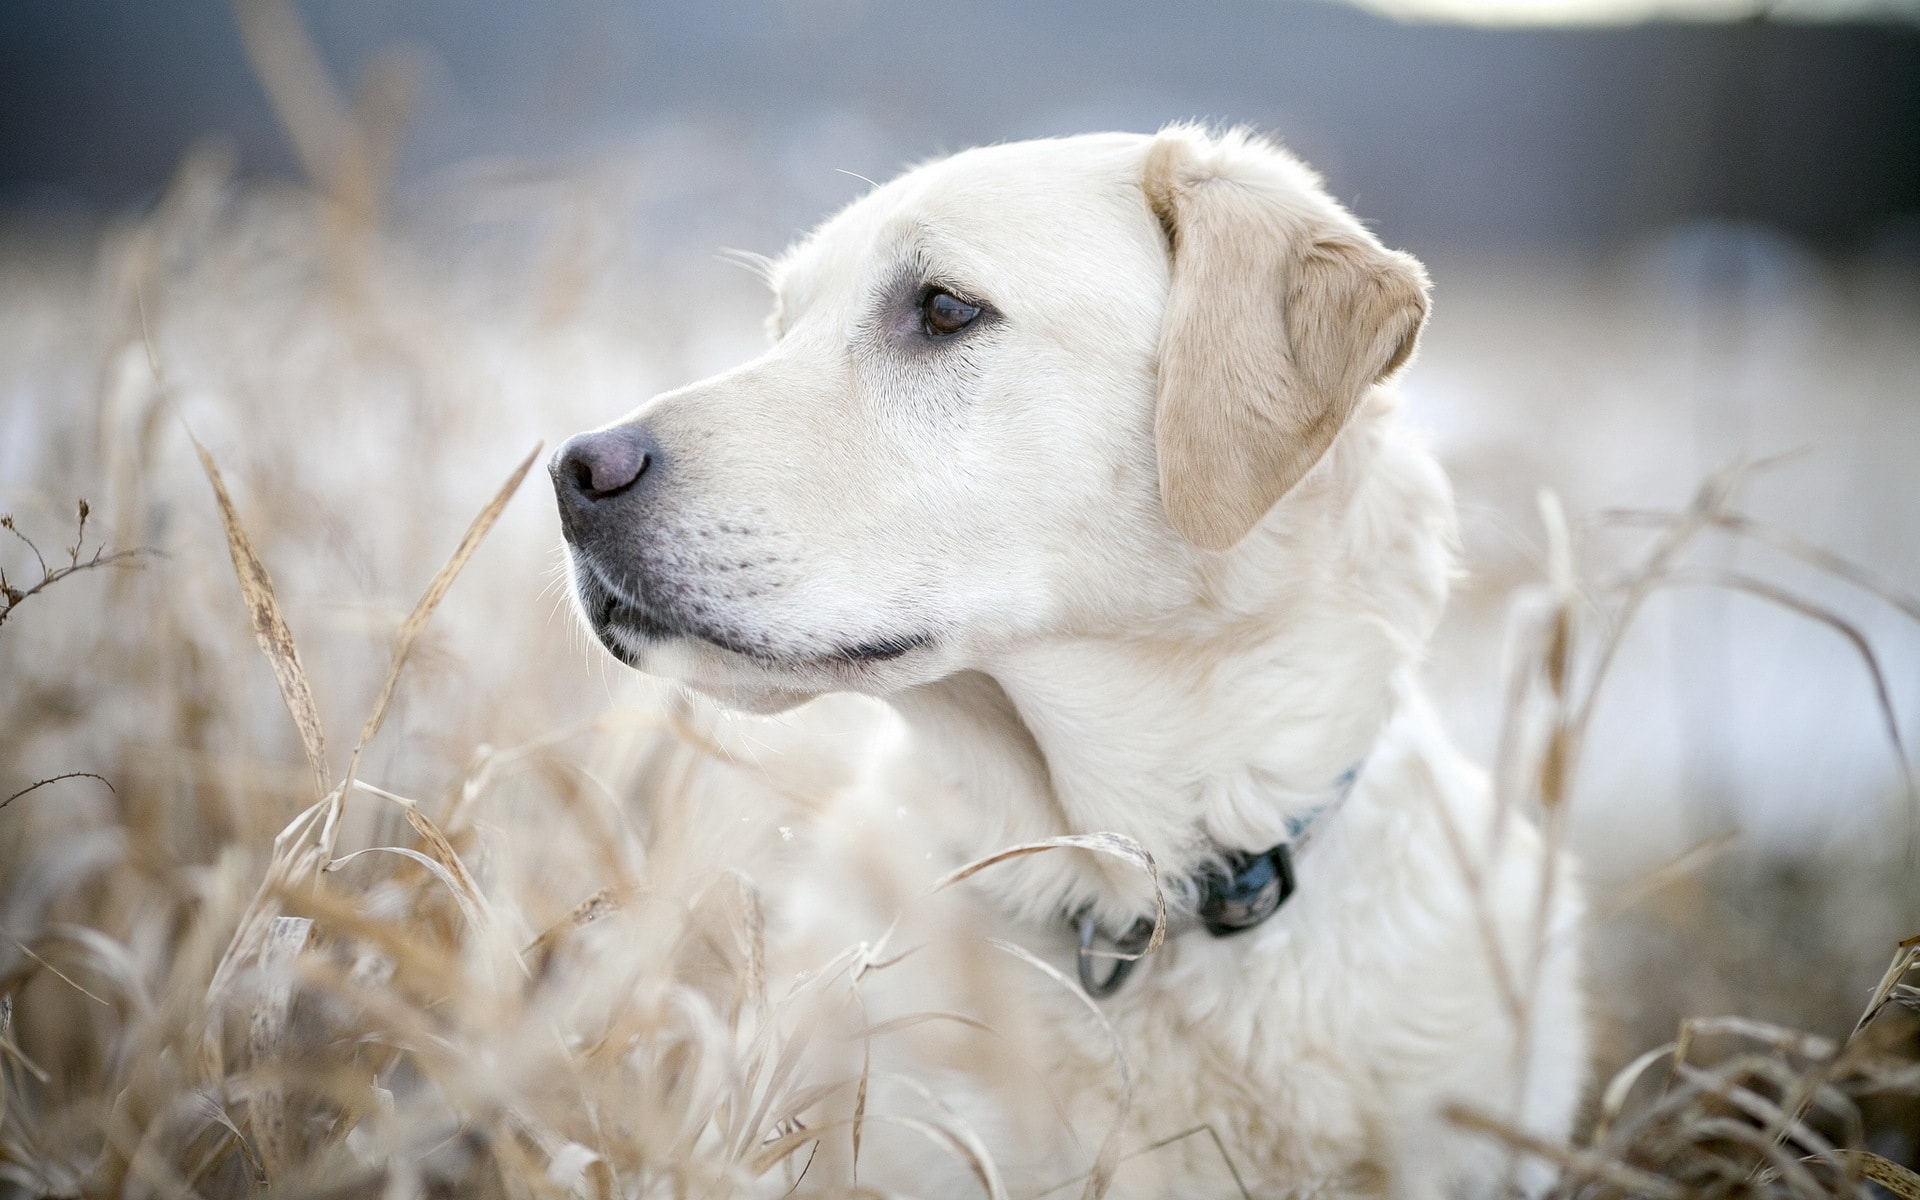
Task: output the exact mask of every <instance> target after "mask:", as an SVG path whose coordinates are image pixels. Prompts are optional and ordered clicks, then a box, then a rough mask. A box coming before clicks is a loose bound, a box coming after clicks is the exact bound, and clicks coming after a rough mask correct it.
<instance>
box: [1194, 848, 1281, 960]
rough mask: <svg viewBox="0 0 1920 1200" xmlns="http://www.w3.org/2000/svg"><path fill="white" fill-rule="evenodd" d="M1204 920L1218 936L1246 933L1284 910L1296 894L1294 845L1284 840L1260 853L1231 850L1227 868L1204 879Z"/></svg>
mask: <svg viewBox="0 0 1920 1200" xmlns="http://www.w3.org/2000/svg"><path fill="white" fill-rule="evenodd" d="M1202 884H1203V886H1204V888H1205V891H1204V892H1203V893H1202V895H1201V898H1200V923H1201V924H1202V925H1205V926H1206V927H1207V932H1208V933H1211V934H1212V935H1213V936H1215V937H1226V936H1227V935H1228V934H1233V933H1242V932H1244V931H1246V930H1249V929H1252V928H1253V927H1254V926H1256V925H1258V924H1260V923H1261V922H1262V921H1265V920H1266V919H1267V918H1268V917H1271V916H1272V915H1273V914H1274V913H1276V912H1279V911H1280V906H1281V905H1282V904H1285V903H1286V902H1287V898H1288V897H1289V896H1292V895H1293V887H1294V881H1293V845H1292V843H1290V842H1281V843H1280V844H1279V845H1277V846H1273V847H1269V848H1268V849H1266V850H1263V851H1261V852H1260V853H1259V854H1244V853H1235V854H1229V855H1228V856H1227V861H1226V870H1225V871H1224V872H1222V871H1220V870H1214V871H1209V872H1208V873H1207V875H1206V876H1205V878H1204V879H1203V880H1202Z"/></svg>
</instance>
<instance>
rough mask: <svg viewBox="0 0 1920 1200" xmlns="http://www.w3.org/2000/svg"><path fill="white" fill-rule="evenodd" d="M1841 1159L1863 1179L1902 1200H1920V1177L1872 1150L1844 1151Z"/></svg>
mask: <svg viewBox="0 0 1920 1200" xmlns="http://www.w3.org/2000/svg"><path fill="white" fill-rule="evenodd" d="M1840 1157H1841V1158H1842V1159H1844V1160H1845V1161H1846V1164H1847V1166H1849V1167H1851V1168H1852V1169H1853V1170H1855V1171H1857V1172H1858V1173H1859V1174H1860V1177H1861V1178H1863V1179H1870V1180H1872V1181H1873V1182H1874V1183H1877V1184H1879V1185H1880V1186H1881V1187H1883V1188H1885V1189H1887V1190H1888V1191H1889V1192H1892V1193H1893V1194H1894V1195H1895V1196H1898V1197H1899V1198H1900V1200H1920V1175H1916V1174H1914V1173H1913V1172H1912V1171H1910V1170H1908V1169H1907V1168H1906V1167H1903V1166H1901V1165H1900V1164H1899V1163H1897V1162H1893V1161H1892V1160H1890V1159H1885V1158H1882V1157H1880V1156H1879V1155H1878V1154H1875V1153H1874V1152H1873V1151H1871V1150H1842V1151H1840Z"/></svg>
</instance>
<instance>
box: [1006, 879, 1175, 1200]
mask: <svg viewBox="0 0 1920 1200" xmlns="http://www.w3.org/2000/svg"><path fill="white" fill-rule="evenodd" d="M1142 853H1144V851H1143V852H1142ZM988 944H989V945H991V946H994V947H995V948H997V949H999V950H1001V951H1003V952H1004V953H1007V954H1011V955H1012V956H1013V957H1015V958H1017V959H1019V960H1020V961H1021V962H1024V963H1026V964H1027V965H1028V966H1030V967H1033V968H1034V969H1035V970H1037V971H1040V972H1041V973H1042V974H1044V975H1046V976H1047V977H1048V978H1050V979H1052V980H1053V981H1054V982H1055V983H1057V984H1059V985H1060V987H1061V988H1062V989H1063V990H1064V991H1065V992H1066V993H1067V994H1068V995H1070V996H1072V997H1073V998H1074V999H1076V1000H1078V1001H1079V1002H1080V1003H1081V1004H1083V1005H1085V1006H1086V1009H1087V1011H1088V1012H1090V1013H1092V1014H1093V1016H1094V1019H1095V1020H1097V1021H1099V1022H1100V1027H1101V1028H1102V1029H1104V1030H1106V1032H1107V1040H1108V1042H1109V1043H1110V1044H1111V1045H1112V1047H1113V1061H1114V1065H1115V1066H1116V1067H1118V1068H1119V1071H1120V1101H1119V1103H1118V1104H1116V1105H1115V1106H1114V1114H1113V1127H1112V1128H1111V1129H1109V1130H1107V1136H1106V1137H1104V1138H1102V1139H1101V1140H1100V1149H1099V1150H1097V1151H1096V1152H1095V1153H1094V1156H1093V1169H1092V1170H1091V1171H1089V1172H1088V1173H1087V1186H1086V1190H1085V1191H1083V1192H1082V1193H1081V1195H1083V1196H1085V1197H1086V1200H1100V1197H1102V1196H1104V1195H1106V1194H1107V1188H1108V1187H1110V1186H1112V1184H1113V1172H1114V1169H1115V1167H1117V1166H1118V1165H1119V1162H1120V1135H1121V1134H1122V1133H1124V1132H1125V1131H1126V1127H1127V1117H1128V1116H1129V1115H1130V1114H1131V1113H1132V1112H1133V1068H1132V1066H1131V1065H1130V1064H1129V1063H1128V1062H1127V1049H1126V1046H1125V1045H1124V1044H1123V1043H1122V1042H1121V1040H1120V1031H1119V1030H1118V1029H1115V1028H1114V1027H1113V1022H1112V1021H1109V1020H1108V1019H1107V1014H1105V1013H1103V1012H1101V1011H1100V1006H1099V1005H1098V1004H1096V1003H1094V1000H1093V997H1091V996H1089V995H1087V994H1086V992H1084V991H1082V990H1081V989H1080V985H1079V984H1078V983H1076V982H1075V981H1073V980H1071V979H1068V978H1067V977H1066V975H1064V974H1063V973H1061V971H1060V970H1059V969H1058V968H1057V967H1055V966H1054V965H1053V964H1051V963H1048V962H1045V961H1043V960H1042V959H1040V958H1039V957H1037V956H1036V955H1035V954H1034V953H1033V952H1032V951H1031V950H1028V949H1027V948H1026V947H1025V946H1017V945H1015V944H1014V943H1012V942H1005V941H1001V940H1000V939H999V938H992V939H990V940H989V942H988Z"/></svg>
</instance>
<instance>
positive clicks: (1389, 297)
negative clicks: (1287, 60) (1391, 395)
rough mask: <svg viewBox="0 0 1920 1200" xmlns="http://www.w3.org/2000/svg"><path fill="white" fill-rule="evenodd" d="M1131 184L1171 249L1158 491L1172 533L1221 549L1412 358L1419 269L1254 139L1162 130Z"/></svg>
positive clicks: (1420, 318) (1421, 293)
mask: <svg viewBox="0 0 1920 1200" xmlns="http://www.w3.org/2000/svg"><path fill="white" fill-rule="evenodd" d="M1141 185H1142V187H1143V188H1144V190H1145V192H1146V196H1147V203H1148V204H1149V205H1150V206H1151V207H1152V209H1153V211H1154V214H1155V215H1156V216H1158V217H1159V219H1160V223H1161V226H1162V228H1164V229H1165V231H1166V234H1167V240H1168V247H1169V253H1170V254H1171V255H1172V263H1171V274H1170V284H1169V292H1168V296H1167V311H1166V317H1165V321H1164V324H1163V326H1162V329H1161V335H1160V380H1159V396H1158V400H1157V402H1156V406H1155V410H1154V440H1155V443H1156V446H1157V449H1158V452H1159V459H1160V495H1161V499H1162V502H1163V503H1164V504H1165V505H1166V510H1167V517H1168V519H1169V520H1170V521H1172V523H1173V527H1174V528H1175V529H1176V530H1178V531H1179V533H1180V534H1181V536H1182V537H1184V538H1186V539H1187V540H1188V541H1189V542H1191V543H1193V544H1194V545H1196V546H1200V547H1202V548H1204V549H1208V550H1226V549H1230V548H1231V547H1232V546H1233V545H1234V544H1235V543H1236V542H1238V541H1239V540H1240V539H1241V538H1243V537H1245V536H1246V535H1247V533H1248V531H1250V530H1251V529H1252V528H1253V527H1254V525H1256V524H1258V523H1259V521H1260V519H1261V518H1262V517H1263V516H1265V515H1266V513H1267V511H1268V510H1269V509H1270V508H1272V507H1273V505H1274V503H1275V502H1276V501H1278V500H1279V499H1280V498H1281V497H1282V496H1284V495H1286V494H1287V492H1288V491H1290V490H1291V489H1292V488H1293V485H1294V484H1296V483H1298V482H1299V481H1300V478H1301V477H1302V476H1303V475H1305V474H1306V473H1307V471H1308V470H1309V469H1310V468H1311V467H1312V466H1313V464H1314V463H1316V462H1318V461H1319V460H1320V457H1321V455H1323V454H1325V453H1326V451H1327V448H1328V447H1329V446H1331V445H1332V444H1333V439H1334V437H1335V435H1337V434H1338V433H1339V432H1340V430H1341V428H1342V427H1343V426H1344V425H1345V424H1346V422H1347V418H1348V417H1349V416H1351V415H1352V413H1353V411H1354V409H1355V408H1356V407H1357V406H1358V405H1359V403H1360V399H1361V397H1362V396H1364V395H1365V394H1366V392H1367V389H1368V388H1370V387H1372V386H1373V385H1374V384H1375V383H1377V382H1379V381H1380V380H1381V379H1383V378H1385V377H1386V376H1388V375H1391V374H1392V373H1393V372H1394V371H1396V370H1398V369H1399V368H1400V367H1401V366H1402V365H1403V364H1404V363H1405V362H1406V361H1407V359H1408V358H1409V357H1410V356H1411V355H1412V354H1413V349H1414V344H1415V341H1416V339H1417V338H1418V336H1419V333H1420V326H1421V324H1422V323H1423V322H1424V321H1425V319H1426V314H1427V292H1426V288H1427V278H1426V273H1425V272H1424V271H1422V270H1421V268H1420V264H1419V263H1417V262H1415V261H1414V260H1413V259H1412V258H1410V257H1408V256H1407V255H1405V254H1400V253H1396V252H1395V251H1392V250H1388V249H1386V248H1385V247H1384V246H1382V245H1381V244H1380V243H1379V241H1377V240H1376V239H1375V238H1374V237H1373V235H1372V234H1370V233H1368V232H1367V231H1366V230H1365V229H1364V228H1363V227H1362V226H1361V225H1360V224H1359V222H1357V221H1355V220H1354V219H1353V218H1352V217H1350V216H1348V215H1347V213H1346V212H1345V211H1344V210H1342V209H1341V208H1340V206H1339V205H1338V204H1336V203H1335V202H1334V201H1333V200H1332V198H1331V197H1329V196H1327V194H1326V193H1325V192H1324V191H1323V190H1322V189H1321V187H1320V183H1319V180H1318V179H1317V178H1315V177H1314V175H1313V173H1312V172H1310V171H1308V170H1307V169H1306V167H1304V166H1303V165H1302V164H1301V163H1300V162H1299V161H1298V160H1296V159H1294V158H1292V157H1291V156H1290V155H1288V154H1286V153H1285V152H1284V151H1282V150H1280V149H1278V148H1276V147H1274V146H1272V145H1269V144H1267V143H1264V142H1261V141H1259V140H1257V139H1253V138H1249V137H1246V136H1244V135H1240V134H1228V135H1225V136H1223V137H1219V138H1212V137H1208V136H1207V135H1205V134H1203V133H1200V132H1199V131H1197V130H1193V129H1190V128H1175V129H1170V130H1167V131H1164V132H1162V133H1161V134H1160V135H1159V136H1158V137H1157V138H1156V139H1155V140H1154V142H1153V144H1152V146H1151V147H1150V148H1149V149H1148V152H1147V158H1146V167H1145V170H1144V173H1143V177H1142V180H1141Z"/></svg>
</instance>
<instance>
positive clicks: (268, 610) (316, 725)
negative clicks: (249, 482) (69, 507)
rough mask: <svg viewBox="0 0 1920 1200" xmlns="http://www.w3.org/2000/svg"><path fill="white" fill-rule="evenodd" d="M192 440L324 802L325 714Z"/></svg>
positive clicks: (236, 519)
mask: <svg viewBox="0 0 1920 1200" xmlns="http://www.w3.org/2000/svg"><path fill="white" fill-rule="evenodd" d="M187 440H188V441H190V442H192V443H193V451H194V453H195V454H198V455H199V456H200V467H201V469H202V470H204V471H205V472H206V475H207V482H208V483H211V484H212V485H213V498H214V501H215V503H217V504H218V505H219V506H220V524H221V525H222V526H223V527H225V529H226V532H227V552H228V554H229V555H230V556H231V557H232V559H233V573H234V574H235V575H236V576H238V577H239V580H240V595H241V597H242V598H243V599H245V600H246V602H247V615H248V617H249V618H250V619H251V620H252V622H253V636H254V639H255V640H256V641H258V642H259V643H260V649H261V651H262V652H264V653H265V654H266V656H267V662H268V664H269V665H271V666H272V667H273V679H274V682H275V683H277V684H279V686H280V698H281V700H283V701H284V702H285V703H286V706H287V711H288V712H289V713H291V714H292V716H293V724H294V727H295V728H297V729H298V730H299V731H300V745H301V747H302V748H303V749H304V750H305V751H306V752H307V762H308V763H309V764H310V765H311V766H312V767H313V778H314V783H315V784H316V785H317V787H318V794H320V795H322V796H324V795H326V793H327V791H328V787H327V739H326V735H325V733H323V732H322V730H321V728H320V710H319V708H318V707H317V706H316V705H315V704H314V702H313V688H312V686H311V685H309V684H308V682H307V672H306V668H305V667H302V666H301V665H300V650H299V647H297V646H296V645H295V644H294V641H293V631H292V630H291V629H289V628H288V627H287V621H286V618H285V617H283V616H282V615H281V614H280V602H279V600H278V599H276V598H275V597H274V594H273V580H272V579H271V578H270V577H269V576H268V575H267V568H266V564H264V563H262V562H261V561H260V556H259V555H257V554H255V553H254V550H253V543H252V541H250V540H249V539H248V537H247V531H246V528H245V527H244V526H242V525H241V523H240V514H239V512H238V511H237V510H235V508H234V507H233V497H232V496H230V495H228V494H227V485H226V481H225V480H223V479H222V478H221V477H220V468H219V467H218V466H216V465H215V464H214V461H213V456H212V455H211V454H208V453H207V448H206V447H205V446H202V445H201V444H200V439H199V438H197V437H194V436H193V433H192V431H191V430H189V431H188V433H187Z"/></svg>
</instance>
